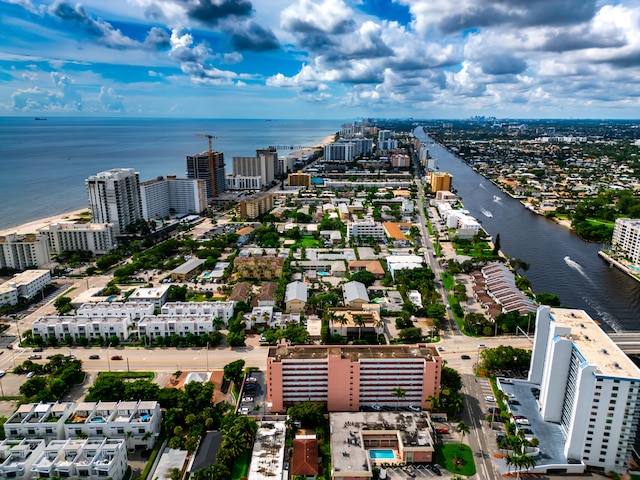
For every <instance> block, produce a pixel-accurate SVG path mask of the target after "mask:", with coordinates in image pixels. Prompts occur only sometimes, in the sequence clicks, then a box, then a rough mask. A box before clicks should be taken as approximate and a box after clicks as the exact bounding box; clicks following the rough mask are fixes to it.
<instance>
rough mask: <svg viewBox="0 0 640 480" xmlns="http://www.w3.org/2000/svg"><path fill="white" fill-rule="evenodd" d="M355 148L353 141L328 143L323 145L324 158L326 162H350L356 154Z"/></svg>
mask: <svg viewBox="0 0 640 480" xmlns="http://www.w3.org/2000/svg"><path fill="white" fill-rule="evenodd" d="M355 149H356V145H355V143H353V142H336V143H330V144H328V145H325V147H324V159H325V161H327V162H351V161H353V157H355V155H356V153H355Z"/></svg>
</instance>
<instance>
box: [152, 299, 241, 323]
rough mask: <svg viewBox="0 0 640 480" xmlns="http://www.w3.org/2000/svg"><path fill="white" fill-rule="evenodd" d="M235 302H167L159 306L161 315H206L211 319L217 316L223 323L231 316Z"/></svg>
mask: <svg viewBox="0 0 640 480" xmlns="http://www.w3.org/2000/svg"><path fill="white" fill-rule="evenodd" d="M234 305H235V302H168V303H165V304H164V305H163V306H162V308H161V313H162V314H163V315H175V316H190V315H202V316H208V317H209V318H210V319H211V320H213V319H214V318H216V317H218V318H220V319H222V320H223V321H224V323H225V325H226V324H227V323H228V322H229V320H230V319H231V317H233V307H234Z"/></svg>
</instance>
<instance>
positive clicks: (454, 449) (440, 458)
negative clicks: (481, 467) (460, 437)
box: [434, 443, 476, 477]
mask: <svg viewBox="0 0 640 480" xmlns="http://www.w3.org/2000/svg"><path fill="white" fill-rule="evenodd" d="M435 450H436V451H435V456H434V459H435V461H436V463H438V464H439V465H441V466H443V467H444V468H445V469H446V470H447V471H448V472H451V473H454V474H457V475H464V476H466V477H470V476H471V475H475V474H476V464H475V462H474V460H473V452H472V451H471V448H469V445H464V444H459V443H446V444H444V445H443V444H437V445H436V446H435ZM456 457H459V458H461V459H462V466H461V467H460V468H457V467H456V465H455V464H454V463H453V459H454V458H456Z"/></svg>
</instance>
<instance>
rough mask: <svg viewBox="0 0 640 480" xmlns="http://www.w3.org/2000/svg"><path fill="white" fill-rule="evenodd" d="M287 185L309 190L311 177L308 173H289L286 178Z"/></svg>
mask: <svg viewBox="0 0 640 480" xmlns="http://www.w3.org/2000/svg"><path fill="white" fill-rule="evenodd" d="M287 184H288V185H289V186H290V187H302V188H311V175H309V174H308V173H302V172H301V171H298V172H297V173H290V174H289V176H288V177H287Z"/></svg>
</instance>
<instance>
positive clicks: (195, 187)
mask: <svg viewBox="0 0 640 480" xmlns="http://www.w3.org/2000/svg"><path fill="white" fill-rule="evenodd" d="M140 195H141V198H142V216H143V217H144V218H145V220H155V219H161V218H169V217H172V216H174V215H178V216H183V215H193V214H196V215H199V214H201V213H202V212H204V211H205V210H206V209H207V183H206V181H205V180H203V179H195V178H177V177H176V176H174V175H168V176H167V177H166V178H164V177H158V178H157V179H156V180H149V181H147V182H142V183H141V184H140Z"/></svg>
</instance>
